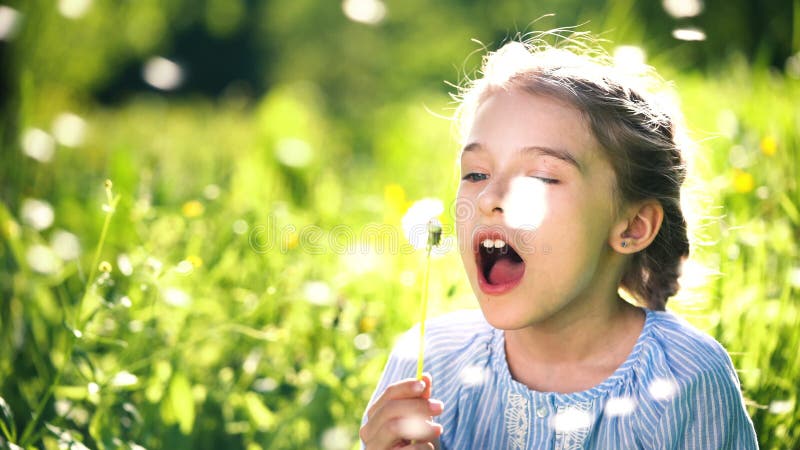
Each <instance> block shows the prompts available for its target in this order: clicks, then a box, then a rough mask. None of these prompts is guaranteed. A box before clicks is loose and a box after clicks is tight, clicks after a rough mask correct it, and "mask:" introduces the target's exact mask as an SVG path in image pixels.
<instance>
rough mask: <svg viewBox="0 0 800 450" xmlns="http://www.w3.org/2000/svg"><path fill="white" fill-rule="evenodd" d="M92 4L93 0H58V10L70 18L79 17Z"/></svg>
mask: <svg viewBox="0 0 800 450" xmlns="http://www.w3.org/2000/svg"><path fill="white" fill-rule="evenodd" d="M90 6H92V0H58V12H60V13H61V15H62V16H64V17H66V18H68V19H79V18H80V17H82V16H83V15H84V14H86V12H87V11H88V10H89V7H90Z"/></svg>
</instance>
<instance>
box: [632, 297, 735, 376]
mask: <svg viewBox="0 0 800 450" xmlns="http://www.w3.org/2000/svg"><path fill="white" fill-rule="evenodd" d="M648 316H650V317H648V321H649V322H650V323H649V324H647V325H646V329H645V332H644V333H645V334H646V335H647V336H646V340H647V343H648V345H647V347H649V349H648V351H646V352H645V355H642V356H644V358H640V362H641V361H642V360H644V362H645V364H643V365H642V367H640V375H642V373H647V375H649V376H645V377H644V378H645V379H647V380H648V381H650V382H652V381H653V380H650V378H653V377H663V376H667V377H668V378H670V379H673V380H674V381H675V382H677V383H678V385H679V386H680V385H692V384H694V383H696V382H697V381H698V380H699V379H701V378H704V377H709V376H713V377H715V378H721V379H726V380H729V381H730V382H731V383H732V384H733V385H735V386H737V387H738V385H739V382H738V377H737V376H736V372H735V370H734V367H733V362H732V361H731V358H730V355H729V354H728V351H727V350H726V349H725V348H724V347H723V346H722V344H720V343H719V342H718V341H717V340H716V339H714V338H713V337H711V335H709V334H708V333H705V332H704V331H702V330H700V329H698V328H697V327H695V326H694V325H692V324H690V323H689V322H687V321H686V320H685V319H683V318H681V317H679V316H678V315H676V314H674V313H672V312H667V311H648Z"/></svg>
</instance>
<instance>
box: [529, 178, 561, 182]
mask: <svg viewBox="0 0 800 450" xmlns="http://www.w3.org/2000/svg"><path fill="white" fill-rule="evenodd" d="M533 178H536V179H537V180H541V181H542V182H543V183H544V184H558V183H559V181H558V180H556V179H555V178H545V177H533Z"/></svg>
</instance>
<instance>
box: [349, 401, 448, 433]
mask: <svg viewBox="0 0 800 450" xmlns="http://www.w3.org/2000/svg"><path fill="white" fill-rule="evenodd" d="M443 410H444V404H442V402H440V401H439V400H423V399H419V398H413V399H404V400H392V401H387V402H386V403H385V404H384V405H383V406H381V407H380V408H379V409H377V410H376V411H374V412H373V415H372V417H370V418H369V419H368V420H367V423H366V424H365V425H364V426H363V427H362V428H361V431H360V433H359V435H360V436H361V439H362V440H363V441H364V442H369V441H370V440H372V439H375V437H376V436H378V435H382V436H387V437H389V438H391V439H397V438H404V439H412V438H414V439H421V438H422V437H424V436H427V435H428V434H429V433H422V434H421V433H418V432H416V431H417V430H420V429H426V427H427V428H430V427H429V426H427V425H426V424H428V425H435V426H436V427H439V428H441V427H440V426H439V425H436V424H433V423H432V422H428V421H429V420H430V418H431V417H432V416H438V415H439V414H441V413H442V411H443ZM403 419H409V420H410V421H403Z"/></svg>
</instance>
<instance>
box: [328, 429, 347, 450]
mask: <svg viewBox="0 0 800 450" xmlns="http://www.w3.org/2000/svg"><path fill="white" fill-rule="evenodd" d="M352 436H353V433H352V432H350V431H348V430H347V429H346V428H345V427H343V426H335V427H331V428H328V429H327V430H325V431H324V432H323V433H322V439H321V441H322V448H323V449H324V450H347V449H349V448H350V447H352V446H353V440H352V439H353V438H352Z"/></svg>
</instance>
